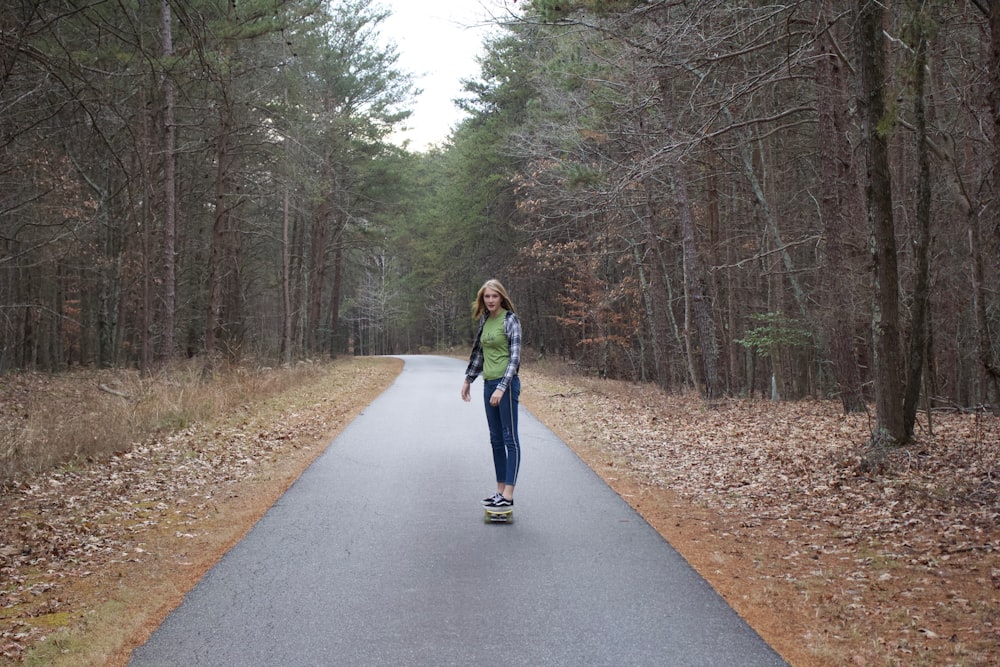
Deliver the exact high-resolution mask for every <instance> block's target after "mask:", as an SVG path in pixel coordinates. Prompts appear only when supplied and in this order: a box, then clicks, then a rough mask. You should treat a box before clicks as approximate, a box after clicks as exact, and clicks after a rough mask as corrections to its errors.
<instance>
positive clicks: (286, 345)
mask: <svg viewBox="0 0 1000 667" xmlns="http://www.w3.org/2000/svg"><path fill="white" fill-rule="evenodd" d="M289 189H290V186H289V185H288V184H287V183H286V184H285V199H284V203H283V205H282V209H281V362H282V363H284V364H290V363H292V290H291V264H290V261H289V259H290V257H289V256H290V250H289V237H288V225H289V221H288V209H289V199H290V198H291V195H290V193H289Z"/></svg>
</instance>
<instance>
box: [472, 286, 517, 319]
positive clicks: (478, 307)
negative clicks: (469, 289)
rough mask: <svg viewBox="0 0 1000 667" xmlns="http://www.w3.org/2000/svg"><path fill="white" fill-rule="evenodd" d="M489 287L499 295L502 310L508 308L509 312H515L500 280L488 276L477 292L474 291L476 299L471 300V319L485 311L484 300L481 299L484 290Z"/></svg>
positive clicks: (480, 315)
mask: <svg viewBox="0 0 1000 667" xmlns="http://www.w3.org/2000/svg"><path fill="white" fill-rule="evenodd" d="M488 289H491V290H493V291H494V292H496V293H497V294H499V295H500V306H501V307H502V308H503V309H504V310H509V311H510V312H512V313H514V314H515V315H516V314H517V311H515V310H514V304H513V302H511V300H510V296H508V295H507V290H506V288H504V286H503V285H502V284H500V281H499V280H497V279H495V278H490V279H489V280H487V281H486V282H485V283H483V286H482V287H480V288H479V292H477V293H476V300H475V301H473V302H472V319H474V320H478V319H479V318H481V317H482V316H483V315H485V314H486V313H487V311H486V301H485V300H484V299H483V294H484V293H485V292H486V290H488Z"/></svg>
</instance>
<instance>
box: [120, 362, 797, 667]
mask: <svg viewBox="0 0 1000 667" xmlns="http://www.w3.org/2000/svg"><path fill="white" fill-rule="evenodd" d="M405 361H406V364H405V367H404V370H403V372H402V374H401V375H400V376H399V378H398V379H397V380H396V382H395V383H394V384H393V385H392V386H391V387H390V388H389V389H388V390H386V391H385V392H384V393H383V394H382V395H381V396H380V397H379V398H378V399H376V400H375V401H374V402H373V403H372V404H371V405H370V406H369V407H368V409H367V410H366V411H365V412H364V414H362V415H361V416H359V417H358V418H357V419H356V420H355V421H354V422H352V423H351V424H350V425H349V426H348V428H347V429H345V430H344V432H343V433H342V434H341V435H340V437H338V438H337V439H336V440H334V441H333V443H332V444H331V445H330V446H329V448H328V449H327V451H326V452H325V453H324V454H323V455H322V456H320V457H319V458H318V459H317V460H316V462H315V463H313V465H312V466H311V467H310V468H309V469H308V470H307V471H306V472H305V473H304V474H303V475H302V477H300V478H299V480H298V481H297V482H296V483H295V484H294V485H293V486H292V487H291V488H290V489H289V490H288V492H287V493H285V495H284V496H282V498H281V499H280V500H279V501H278V502H277V503H276V504H275V505H274V506H273V507H272V508H271V510H270V511H269V512H268V513H267V514H266V515H265V516H264V517H263V518H262V519H261V520H260V521H259V522H258V523H257V525H256V526H255V527H254V528H253V530H252V531H251V532H250V533H249V534H248V535H247V536H246V538H245V539H243V540H242V541H241V542H240V543H239V544H237V545H236V546H235V547H234V548H233V549H232V550H231V551H230V552H229V553H228V554H226V556H225V557H224V558H223V559H222V560H221V561H220V562H219V563H218V564H217V565H216V566H215V567H214V568H213V569H212V570H210V571H209V572H208V573H207V575H206V576H205V577H204V579H203V580H202V581H201V582H200V583H199V584H198V585H197V586H196V587H195V588H194V589H193V590H192V591H191V592H190V593H189V594H188V595H187V597H186V598H185V600H184V602H183V603H182V604H181V605H180V606H179V607H178V608H177V609H176V610H175V611H174V612H173V613H172V614H171V615H170V616H169V617H168V618H167V619H166V620H165V621H164V623H163V625H162V626H161V627H160V628H159V629H158V630H157V631H156V632H155V633H154V634H153V636H152V637H151V638H150V640H149V641H148V642H147V643H146V644H145V645H144V646H142V647H140V648H138V649H137V650H136V651H135V653H134V654H133V656H132V660H131V663H130V664H131V665H133V666H135V667H139V666H145V665H177V666H180V665H183V666H185V667H190V666H193V665H213V666H221V665H241V666H249V665H276V666H277V665H281V666H293V665H463V666H464V665H490V664H501V663H502V664H507V665H629V666H638V665H658V666H664V665H667V666H670V665H685V666H688V665H690V666H694V665H706V666H712V667H719V666H730V665H733V666H735V665H739V666H742V667H749V666H752V665H784V664H785V663H784V662H783V661H782V660H781V658H780V657H779V656H778V655H777V654H776V653H775V652H774V651H773V650H772V649H771V648H770V647H769V646H767V644H765V643H764V642H763V641H762V640H761V639H760V637H759V636H758V635H757V634H756V633H755V632H754V631H753V630H752V629H751V628H750V627H749V626H747V625H746V623H744V622H743V620H742V619H741V618H740V617H739V616H738V615H737V614H736V613H735V612H733V610H732V609H731V608H730V607H729V606H728V605H727V604H726V603H725V601H723V600H722V599H721V598H720V597H719V596H718V595H717V594H716V593H715V591H714V590H713V589H712V588H711V587H710V586H709V585H708V584H707V583H706V582H705V581H704V580H703V579H702V578H701V577H700V576H698V574H697V573H696V572H694V570H692V569H691V568H690V566H689V565H688V564H687V562H686V561H684V559H682V558H681V557H680V556H679V555H678V554H677V553H676V552H675V551H674V550H673V549H672V548H671V547H670V545H669V544H668V543H667V542H666V541H664V540H663V539H662V538H661V537H660V536H659V535H658V534H657V533H656V532H655V531H654V530H653V529H652V528H650V526H649V525H648V524H647V523H646V522H645V521H643V519H642V518H641V517H640V516H639V515H638V514H636V513H635V512H634V511H633V510H632V509H631V508H630V507H629V506H628V504H627V503H625V502H624V501H623V500H622V499H621V498H620V497H618V496H617V495H616V494H615V493H614V492H613V491H612V490H611V489H610V488H608V486H607V485H605V484H604V482H603V481H602V480H601V479H600V478H599V477H597V476H596V475H595V474H594V473H593V472H592V471H591V470H590V469H589V468H588V467H587V466H586V465H584V464H583V463H582V462H581V461H580V460H579V459H578V458H577V457H576V455H575V454H573V452H572V451H571V450H570V449H568V448H567V447H566V445H565V444H563V443H562V442H561V441H560V440H559V439H558V438H557V437H556V436H555V435H554V434H553V433H552V432H551V431H549V430H548V429H546V428H545V427H544V426H542V425H541V423H540V422H538V421H537V420H536V419H534V418H533V417H532V416H531V415H530V414H529V413H528V412H527V411H526V410H525V409H524V408H522V409H521V427H520V435H521V443H522V450H523V458H522V466H521V476H520V478H519V480H518V487H517V493H516V495H515V509H514V516H515V520H514V522H513V523H511V524H485V523H483V520H482V519H483V510H482V509H481V507H480V504H479V501H480V499H481V498H482V497H484V496H486V495H488V493H489V492H490V491H492V490H493V488H494V481H493V470H492V465H493V464H492V459H491V457H490V450H489V442H488V435H487V430H486V420H485V417H484V415H483V407H482V400H481V398H482V382H481V381H477V382H476V384H475V385H473V401H472V402H471V403H464V402H462V401H461V399H460V397H459V390H460V388H461V382H462V371H463V369H464V364H463V363H461V362H458V361H456V360H454V359H447V358H442V357H405Z"/></svg>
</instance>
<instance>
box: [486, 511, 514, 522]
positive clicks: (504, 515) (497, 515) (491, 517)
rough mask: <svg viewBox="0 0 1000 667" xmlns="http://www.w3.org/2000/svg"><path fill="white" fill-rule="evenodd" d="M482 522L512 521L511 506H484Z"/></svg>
mask: <svg viewBox="0 0 1000 667" xmlns="http://www.w3.org/2000/svg"><path fill="white" fill-rule="evenodd" d="M483 510H485V514H483V523H511V522H513V521H514V508H513V507H500V508H497V507H484V508H483Z"/></svg>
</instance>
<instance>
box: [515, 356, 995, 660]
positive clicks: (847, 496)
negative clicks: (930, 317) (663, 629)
mask: <svg viewBox="0 0 1000 667" xmlns="http://www.w3.org/2000/svg"><path fill="white" fill-rule="evenodd" d="M528 375H530V377H526V378H525V381H524V386H525V387H526V389H525V397H524V401H525V403H526V404H527V405H528V406H529V408H530V409H531V410H532V412H533V413H534V414H536V415H537V416H539V417H540V418H541V419H542V420H543V421H545V422H546V423H548V424H549V425H550V426H551V427H552V428H554V430H556V431H557V432H559V433H560V434H561V435H562V436H563V437H564V439H566V440H567V441H568V442H570V443H571V444H573V446H574V447H575V448H576V450H577V452H578V453H579V454H580V456H581V457H582V458H584V459H585V460H587V461H588V462H589V463H590V464H591V466H592V467H594V468H595V470H597V471H598V472H599V473H600V474H601V475H602V476H603V477H604V478H605V479H606V480H607V481H608V482H609V484H611V486H612V487H614V488H615V489H616V490H618V491H619V493H621V494H622V495H623V497H625V498H626V499H627V500H629V502H631V503H632V504H633V506H635V507H636V508H637V509H638V510H639V511H640V513H642V514H643V515H644V516H645V517H646V519H647V520H648V521H650V523H651V524H653V525H654V527H656V528H657V529H658V530H660V532H661V533H663V534H664V535H665V536H666V537H667V538H668V539H669V540H670V541H671V543H672V544H673V545H674V546H675V547H676V548H677V549H678V551H680V552H681V553H682V554H683V555H684V556H685V557H686V558H687V559H688V561H689V562H691V563H692V565H693V566H695V567H696V569H698V570H699V572H701V574H702V575H703V576H705V577H706V578H707V579H708V580H709V581H710V582H712V584H713V586H715V587H716V589H717V590H719V591H720V593H722V594H723V596H724V597H726V598H727V600H728V601H729V602H730V604H732V605H733V606H734V607H735V608H736V609H737V610H738V611H739V612H740V613H741V614H742V615H743V616H744V617H746V618H747V619H748V620H749V621H750V622H751V624H753V625H754V626H755V627H756V628H757V630H758V631H759V632H761V634H763V635H764V636H765V638H766V639H768V641H770V642H771V643H772V645H774V646H775V647H776V648H778V649H779V650H780V651H781V652H782V654H783V655H784V656H785V657H786V659H788V660H790V661H791V662H792V663H793V664H800V665H811V664H816V665H824V664H830V665H844V664H857V665H898V664H907V665H913V664H917V665H985V664H995V663H996V662H997V661H998V660H1000V528H998V521H997V519H998V516H1000V504H998V500H1000V479H998V478H1000V419H997V418H996V417H994V416H988V415H983V414H957V413H944V414H937V413H936V414H933V415H932V423H931V424H930V429H932V431H931V430H930V429H929V428H928V423H927V419H926V415H921V420H922V424H921V427H922V428H921V433H920V434H919V437H918V438H917V441H916V443H915V444H914V445H911V446H909V447H906V448H900V449H894V450H889V451H881V452H871V451H867V450H866V449H865V443H866V442H867V441H868V439H869V433H870V429H871V418H870V416H869V415H848V416H845V415H844V414H843V413H842V411H841V410H840V405H839V403H834V402H819V401H804V402H795V403H776V402H770V401H748V400H727V401H720V402H719V403H718V404H716V405H715V406H714V407H708V406H706V405H705V403H704V402H703V401H702V400H701V399H699V398H697V397H690V396H689V397H680V396H676V395H667V394H664V393H662V392H659V391H656V390H654V389H651V388H649V387H645V388H644V387H637V386H634V385H629V384H625V383H617V382H607V381H600V380H588V379H580V378H572V379H569V378H563V379H557V378H555V377H553V376H549V377H546V376H543V375H537V376H535V375H531V374H530V373H529V374H528Z"/></svg>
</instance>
